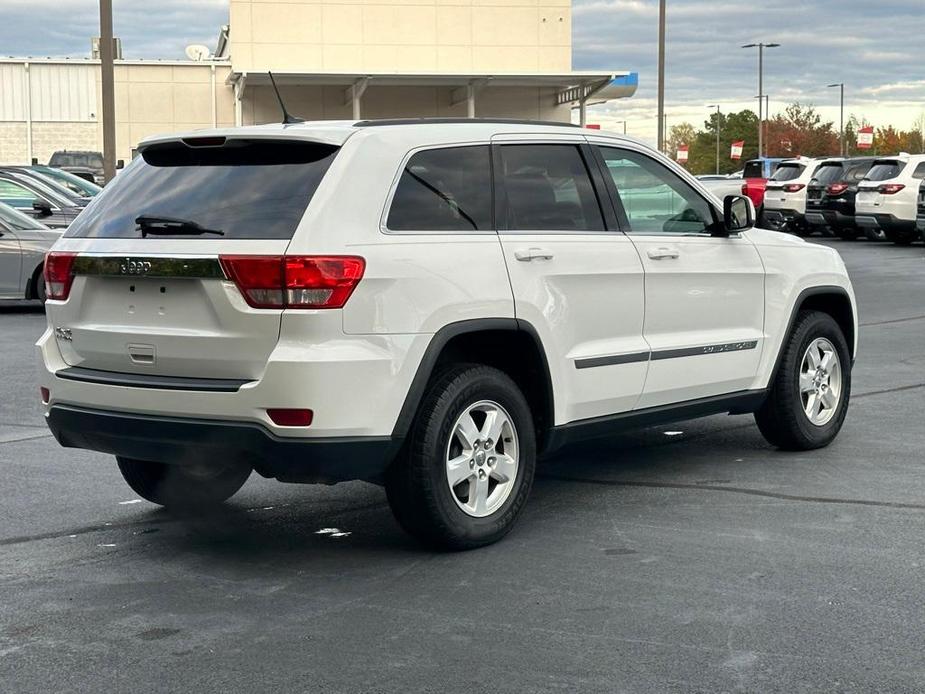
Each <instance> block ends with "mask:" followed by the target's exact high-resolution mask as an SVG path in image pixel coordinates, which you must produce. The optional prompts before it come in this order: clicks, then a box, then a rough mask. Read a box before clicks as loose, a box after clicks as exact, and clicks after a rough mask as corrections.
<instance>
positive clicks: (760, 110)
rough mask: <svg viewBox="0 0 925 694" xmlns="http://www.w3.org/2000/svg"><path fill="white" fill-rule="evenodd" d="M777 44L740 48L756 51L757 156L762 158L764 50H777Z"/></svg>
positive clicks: (746, 45) (748, 44)
mask: <svg viewBox="0 0 925 694" xmlns="http://www.w3.org/2000/svg"><path fill="white" fill-rule="evenodd" d="M779 46H780V44H779V43H747V44H745V45H744V46H742V48H757V49H758V156H759V157H763V156H764V116H763V113H764V108H763V107H764V49H765V48H777V47H779Z"/></svg>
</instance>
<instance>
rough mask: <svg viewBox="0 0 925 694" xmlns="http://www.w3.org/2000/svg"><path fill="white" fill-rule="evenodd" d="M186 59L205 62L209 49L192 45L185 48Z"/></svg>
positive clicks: (199, 45)
mask: <svg viewBox="0 0 925 694" xmlns="http://www.w3.org/2000/svg"><path fill="white" fill-rule="evenodd" d="M186 57H187V58H189V59H190V60H197V61H198V60H205V59H206V58H208V57H209V47H208V46H203V45H202V44H200V43H194V44H193V45H191V46H187V47H186Z"/></svg>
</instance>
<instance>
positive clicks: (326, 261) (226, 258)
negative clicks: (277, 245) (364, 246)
mask: <svg viewBox="0 0 925 694" xmlns="http://www.w3.org/2000/svg"><path fill="white" fill-rule="evenodd" d="M219 261H220V262H221V264H222V267H223V268H224V270H225V274H226V275H227V276H228V278H229V279H230V280H232V281H233V282H234V283H235V284H236V285H237V287H238V289H239V290H240V291H241V294H242V295H243V296H244V300H245V301H246V302H247V303H248V304H249V305H250V306H253V307H254V308H276V309H279V308H299V309H308V308H342V307H343V305H344V304H346V303H347V299H349V298H350V295H351V294H352V293H353V290H354V289H356V286H357V284H358V283H359V282H360V280H361V279H362V277H363V272H364V270H365V269H366V261H365V260H363V258H360V257H358V256H348V255H335V256H318V255H305V256H303V255H288V256H278V255H222V256H219Z"/></svg>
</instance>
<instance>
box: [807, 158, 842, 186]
mask: <svg viewBox="0 0 925 694" xmlns="http://www.w3.org/2000/svg"><path fill="white" fill-rule="evenodd" d="M842 170H843V169H842V165H841V164H840V163H834V164H823V165H822V166H820V167H819V168H818V169H816V173H815V175H814V176H813V180H815V181H818V182H819V183H822V184H827V183H833V182H834V181H838V180H839V179H841V174H842Z"/></svg>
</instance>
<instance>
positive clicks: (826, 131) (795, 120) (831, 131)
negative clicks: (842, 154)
mask: <svg viewBox="0 0 925 694" xmlns="http://www.w3.org/2000/svg"><path fill="white" fill-rule="evenodd" d="M766 147H767V152H768V156H770V157H798V156H804V157H824V156H836V155H838V152H839V146H838V132H837V131H836V130H835V128H834V127H833V124H832V122H831V121H827V122H824V121H823V120H822V117H821V116H820V115H819V114H818V113H817V112H816V109H815V107H813V106H811V105H803V104H799V103H794V104H790V105H789V106H787V108H785V109H784V112H783V113H782V114H778V115H776V116H774V118H772V119H771V120H769V121H768V124H767V140H766Z"/></svg>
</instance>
